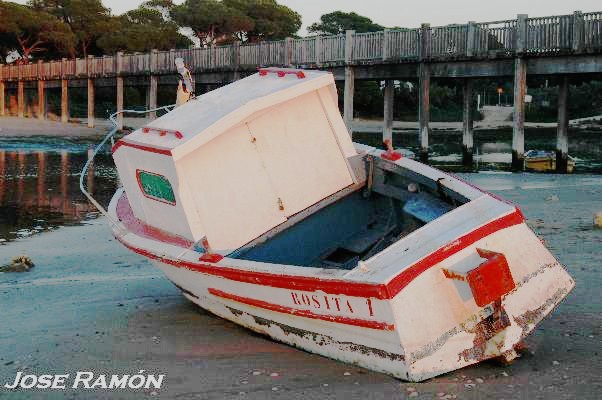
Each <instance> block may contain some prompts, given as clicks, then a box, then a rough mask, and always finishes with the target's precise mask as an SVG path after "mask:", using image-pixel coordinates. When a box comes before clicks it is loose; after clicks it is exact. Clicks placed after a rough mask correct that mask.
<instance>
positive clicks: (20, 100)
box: [17, 80, 25, 118]
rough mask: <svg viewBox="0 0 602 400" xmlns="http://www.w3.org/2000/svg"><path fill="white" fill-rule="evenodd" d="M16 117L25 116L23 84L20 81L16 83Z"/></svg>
mask: <svg viewBox="0 0 602 400" xmlns="http://www.w3.org/2000/svg"><path fill="white" fill-rule="evenodd" d="M17 116H18V117H19V118H23V117H24V116H25V82H23V81H21V80H20V81H18V82H17Z"/></svg>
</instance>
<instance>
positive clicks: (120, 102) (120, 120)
mask: <svg viewBox="0 0 602 400" xmlns="http://www.w3.org/2000/svg"><path fill="white" fill-rule="evenodd" d="M115 79H117V111H121V110H123V76H118V77H117V78H115ZM117 128H118V129H120V130H121V129H123V114H119V115H117Z"/></svg>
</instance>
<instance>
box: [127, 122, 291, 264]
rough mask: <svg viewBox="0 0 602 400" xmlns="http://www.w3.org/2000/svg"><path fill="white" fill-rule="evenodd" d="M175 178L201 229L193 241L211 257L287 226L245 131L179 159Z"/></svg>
mask: <svg viewBox="0 0 602 400" xmlns="http://www.w3.org/2000/svg"><path fill="white" fill-rule="evenodd" d="M165 158H169V157H165ZM178 175H179V177H180V181H181V182H185V183H186V184H187V185H188V187H189V190H190V197H191V200H192V203H191V204H190V208H192V209H194V210H196V212H197V213H198V215H199V219H200V221H201V223H202V225H203V226H204V227H205V231H204V232H195V239H197V240H198V239H200V238H201V237H202V236H203V235H206V236H207V239H208V240H209V244H210V245H211V249H212V251H214V252H216V253H220V254H228V253H230V252H232V251H233V250H236V249H237V248H239V247H240V246H242V245H244V244H245V243H247V242H249V241H251V240H252V239H254V238H255V237H257V236H259V235H261V234H262V233H264V232H265V231H267V230H269V229H271V228H273V227H274V226H276V225H278V224H280V223H282V222H284V221H285V220H286V216H285V213H284V212H282V211H281V210H279V208H278V194H277V191H276V188H275V186H274V182H273V180H272V179H271V177H270V176H269V174H268V171H267V170H266V168H265V165H264V162H263V160H262V159H261V157H260V155H259V153H258V152H257V150H256V149H255V144H254V143H253V142H252V141H251V137H250V135H249V133H248V130H247V126H246V125H239V126H238V127H236V128H234V129H232V130H230V131H229V132H228V133H227V134H224V135H221V136H218V137H217V138H215V139H214V140H212V141H211V142H209V143H207V145H205V146H203V147H202V148H200V149H199V150H198V151H196V152H194V153H191V154H189V155H188V156H186V157H184V158H183V159H181V160H180V161H179V163H178ZM128 193H129V192H128ZM186 222H187V221H186V220H183V221H180V223H183V224H186Z"/></svg>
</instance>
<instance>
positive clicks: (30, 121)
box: [0, 117, 106, 137]
mask: <svg viewBox="0 0 602 400" xmlns="http://www.w3.org/2000/svg"><path fill="white" fill-rule="evenodd" d="M105 132H106V128H105V127H104V126H101V127H98V128H88V127H86V126H85V125H82V124H79V123H63V122H59V121H48V120H39V119H34V118H17V117H1V118H0V136H19V137H29V136H57V137H63V136H78V137H94V136H101V135H103V134H104V133H105Z"/></svg>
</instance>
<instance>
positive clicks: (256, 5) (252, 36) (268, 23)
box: [224, 0, 301, 42]
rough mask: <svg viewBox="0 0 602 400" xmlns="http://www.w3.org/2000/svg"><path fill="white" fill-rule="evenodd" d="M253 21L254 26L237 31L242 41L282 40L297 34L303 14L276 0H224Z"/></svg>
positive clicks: (237, 36) (236, 35)
mask: <svg viewBox="0 0 602 400" xmlns="http://www.w3.org/2000/svg"><path fill="white" fill-rule="evenodd" d="M224 4H225V5H226V6H228V7H231V8H235V9H237V10H239V11H240V12H241V13H243V14H244V15H247V16H248V17H249V18H250V19H251V20H252V21H253V28H252V29H250V30H247V31H239V32H236V33H235V38H236V39H238V40H240V41H249V42H258V41H261V40H280V39H284V38H286V37H291V36H295V34H296V33H297V31H298V30H299V28H301V16H300V15H299V14H298V13H297V12H295V11H293V10H292V9H290V8H289V7H286V6H283V5H281V4H278V3H277V2H276V1H275V0H224Z"/></svg>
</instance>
